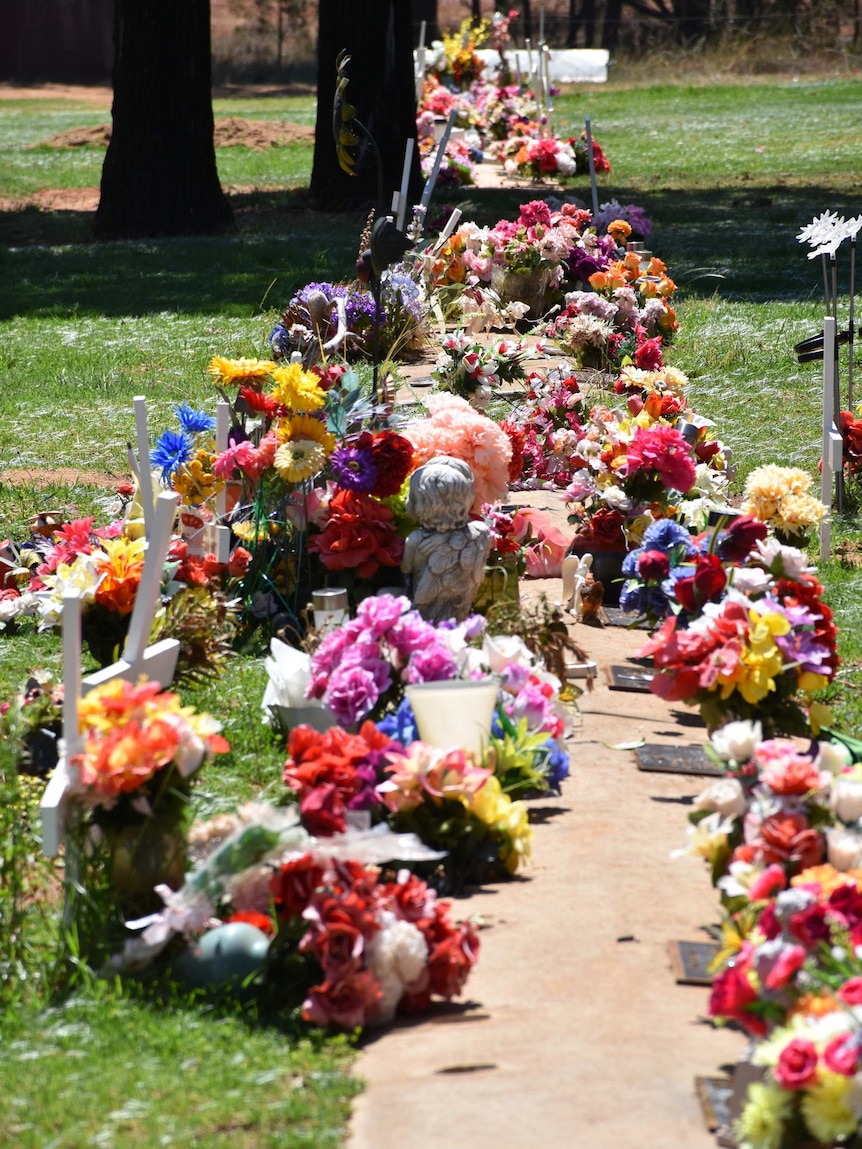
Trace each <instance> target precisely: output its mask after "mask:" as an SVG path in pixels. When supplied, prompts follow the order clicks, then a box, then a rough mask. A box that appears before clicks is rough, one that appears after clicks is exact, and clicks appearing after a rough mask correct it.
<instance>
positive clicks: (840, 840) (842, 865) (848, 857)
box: [826, 826, 862, 873]
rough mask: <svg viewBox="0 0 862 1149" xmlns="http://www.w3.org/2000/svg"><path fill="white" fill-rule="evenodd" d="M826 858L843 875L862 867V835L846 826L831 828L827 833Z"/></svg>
mask: <svg viewBox="0 0 862 1149" xmlns="http://www.w3.org/2000/svg"><path fill="white" fill-rule="evenodd" d="M826 857H827V860H828V861H829V863H830V864H831V865H833V866H834V867H835V869H836V870H840V871H841V873H846V871H847V870H858V869H859V867H860V866H862V834H860V833H859V832H858V831H857V830H851V829H849V828H848V827H846V826H830V828H829V829H828V830H827V831H826Z"/></svg>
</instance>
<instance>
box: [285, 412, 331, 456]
mask: <svg viewBox="0 0 862 1149" xmlns="http://www.w3.org/2000/svg"><path fill="white" fill-rule="evenodd" d="M277 435H278V441H279V443H286V442H288V441H296V440H297V439H311V440H312V442H314V443H319V444H320V445H321V447H322V448H323V452H324V454H325V455H331V454H332V452H333V451H334V450H335V436H334V435H332V434H331V433H330V432H329V431H327V429H326V424H325V423H324V422H323V421H322V420H321V419H315V418H314V416H313V415H293V416H292V417H291V418H289V419H281V420H279V424H278V431H277Z"/></svg>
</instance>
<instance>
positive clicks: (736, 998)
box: [709, 965, 769, 1037]
mask: <svg viewBox="0 0 862 1149" xmlns="http://www.w3.org/2000/svg"><path fill="white" fill-rule="evenodd" d="M756 1001H757V993H756V992H755V990H754V989H753V987H752V985H751V982H750V981H749V980H748V976H747V974H746V971H745V970H744V969H741V968H740V967H739V966H738V965H733V966H731V967H730V968H729V969H726V970H725V971H724V972H723V973H720V974H719V975H718V977H717V978H716V979H715V981H714V982H713V983H712V993H711V995H710V998H709V1015H710V1017H726V1018H729V1019H731V1020H733V1021H738V1022H739V1024H740V1025H741V1026H742V1028H743V1029H744V1030H745V1031H746V1032H747V1033H750V1034H751V1035H752V1036H754V1037H765V1036H766V1032H767V1029H768V1028H769V1027H768V1026H767V1024H766V1022H765V1021H764V1019H763V1018H762V1017H759V1016H758V1015H757V1014H756V1013H751V1012H750V1010H749V1009H748V1007H749V1006H751V1005H754V1004H755V1002H756Z"/></svg>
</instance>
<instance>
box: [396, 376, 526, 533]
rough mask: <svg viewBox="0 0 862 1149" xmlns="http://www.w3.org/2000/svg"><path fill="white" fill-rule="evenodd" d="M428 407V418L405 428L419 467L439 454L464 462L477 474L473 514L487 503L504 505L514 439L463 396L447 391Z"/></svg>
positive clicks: (427, 402) (432, 397)
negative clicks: (502, 503)
mask: <svg viewBox="0 0 862 1149" xmlns="http://www.w3.org/2000/svg"><path fill="white" fill-rule="evenodd" d="M425 407H426V410H427V414H426V415H425V417H424V418H422V419H417V420H412V421H411V422H409V423H407V424H405V426H404V427H403V428H402V430H403V432H404V435H405V436H406V437H407V438H408V439H409V441H410V442H411V443H412V444H413V450H414V462H415V465H416V466H417V467H418V466H421V465H422V464H423V463H427V462H428V461H429V460H430V459H433V458H435V456H437V455H451V456H452V457H453V458H456V459H462V460H463V461H464V462H465V463H467V464H468V465H469V467H470V469H471V470H472V472H473V479H474V482H475V488H476V498H475V500H474V503H473V507H472V512H473V514H476V515H478V514H481V510H482V507H483V505H484V504H485V503H496V502H501V501H502V500H503V499H504V498H505V496H506V493H507V491H508V488H509V467H510V465H511V462H512V440H511V439H510V437H509V435H507V433H506V431H505V430H504V429H503V428H502V427H500V426H499V425H498V424H497V423H495V422H494V421H493V420H492V419H489V418H488V416H487V415H484V414H482V413H481V412H479V411H476V410H475V409H474V408H473V407H471V406H470V404H469V403H468V402H467V400H466V399H462V398H461V397H460V395H452V394H449V393H447V392H445V391H444V392H441V393H439V394H436V395H429V396H428V398H427V399H426V400H425Z"/></svg>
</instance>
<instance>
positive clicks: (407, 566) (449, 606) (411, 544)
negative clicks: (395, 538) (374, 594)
mask: <svg viewBox="0 0 862 1149" xmlns="http://www.w3.org/2000/svg"><path fill="white" fill-rule="evenodd" d="M474 497H475V484H474V482H473V472H472V471H471V470H470V467H469V466H468V465H467V463H465V462H463V461H462V460H461V459H454V458H452V457H451V456H449V455H438V456H437V457H436V458H434V459H431V460H430V462H428V463H425V464H424V466H421V467H418V468H417V469H416V470H415V471H414V472H413V474H412V475H411V477H410V493H409V494H408V496H407V507H406V509H407V514H408V515H410V517H411V518H412V519H415V520H416V522H417V523H419V529H418V530H415V531H413V532H412V533H411V534H409V535H408V536H407V541H406V543H405V544H404V559H403V562H402V563H401V569H402V570H403V571H404V572H405V574H408V575H410V576H411V581H412V595H411V597H412V600H413V605H414V606H415V607H416V609H417V610H418V611H419V613H420V614H421V615H422V617H423V618H425V619H427V620H428V621H429V622H435V623H437V622H443V621H445V620H446V619H450V618H453V619H455V621H456V622H463V620H464V619H465V618H466V617H467V615H468V614H469V613H470V609H471V607H472V606H473V600H474V599H475V597H476V592H477V591H478V589H479V586H480V584H481V582H482V579H483V577H484V574H485V561H486V560H487V558H488V552H489V551H490V549H491V531H490V529H489V527H488V526H487V525H486V524H485V523H482V522H471V521H470V508H471V507H472V505H473V499H474Z"/></svg>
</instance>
